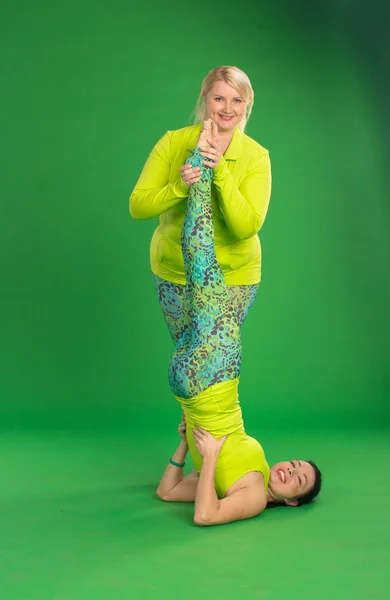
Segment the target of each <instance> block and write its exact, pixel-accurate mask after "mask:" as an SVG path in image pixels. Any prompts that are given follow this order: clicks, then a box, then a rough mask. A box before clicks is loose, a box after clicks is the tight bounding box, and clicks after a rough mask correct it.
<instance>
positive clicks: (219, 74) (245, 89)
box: [194, 66, 255, 131]
mask: <svg viewBox="0 0 390 600" xmlns="http://www.w3.org/2000/svg"><path fill="white" fill-rule="evenodd" d="M216 81H224V82H225V83H227V84H228V85H230V86H231V87H232V88H234V89H235V90H237V92H239V94H240V96H241V97H242V99H243V100H244V102H245V103H246V107H245V114H244V117H243V118H242V119H241V121H240V123H239V124H238V127H239V129H241V131H244V130H245V126H246V123H247V121H248V119H249V117H250V114H251V112H252V107H253V103H254V100H255V94H254V92H253V89H252V85H251V82H250V80H249V77H248V75H246V73H244V71H241V69H239V68H238V67H231V66H223V67H217V68H216V69H213V70H212V71H210V73H208V74H207V75H206V77H205V78H204V79H203V81H202V85H201V87H200V94H199V98H198V101H197V103H196V106H195V109H194V115H195V123H201V122H202V121H204V120H205V119H206V116H207V114H206V104H205V97H206V95H207V94H208V93H209V91H210V89H211V87H212V85H213V84H214V83H215V82H216Z"/></svg>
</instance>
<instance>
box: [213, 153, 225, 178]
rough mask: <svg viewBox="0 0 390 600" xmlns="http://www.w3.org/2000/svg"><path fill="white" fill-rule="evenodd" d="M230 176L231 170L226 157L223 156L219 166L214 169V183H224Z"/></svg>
mask: <svg viewBox="0 0 390 600" xmlns="http://www.w3.org/2000/svg"><path fill="white" fill-rule="evenodd" d="M228 174H229V169H228V167H227V164H226V160H225V157H224V156H221V159H220V161H219V164H218V166H217V167H215V169H214V177H213V181H214V183H216V184H218V183H222V182H223V181H225V179H226V177H227V175H228Z"/></svg>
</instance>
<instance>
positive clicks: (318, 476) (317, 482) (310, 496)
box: [297, 460, 322, 506]
mask: <svg viewBox="0 0 390 600" xmlns="http://www.w3.org/2000/svg"><path fill="white" fill-rule="evenodd" d="M306 462H308V463H309V465H311V466H312V467H313V469H314V485H313V487H312V488H311V490H310V492H307V494H303V496H299V498H297V501H298V504H297V506H303V505H304V504H309V502H311V501H312V500H314V498H315V497H316V496H318V494H319V493H320V490H321V486H322V473H321V471H320V470H319V468H318V467H317V465H316V464H315V463H314V462H313V461H312V460H307V461H306Z"/></svg>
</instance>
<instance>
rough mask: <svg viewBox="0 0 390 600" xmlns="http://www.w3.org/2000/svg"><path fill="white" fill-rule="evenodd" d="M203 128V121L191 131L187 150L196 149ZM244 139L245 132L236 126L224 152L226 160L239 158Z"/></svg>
mask: <svg viewBox="0 0 390 600" xmlns="http://www.w3.org/2000/svg"><path fill="white" fill-rule="evenodd" d="M201 129H202V123H199V124H197V125H196V126H195V127H194V130H193V132H192V133H191V135H190V137H189V139H188V142H187V150H189V151H191V150H194V148H195V144H196V142H197V141H198V137H199V134H200V131H201ZM243 139H244V134H243V133H242V131H241V129H239V128H238V127H236V128H235V130H234V133H233V137H232V139H231V141H230V144H229V147H228V149H227V150H226V152H225V154H224V157H225V160H237V159H238V158H239V157H240V154H241V150H242V144H243Z"/></svg>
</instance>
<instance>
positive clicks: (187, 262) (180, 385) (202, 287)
mask: <svg viewBox="0 0 390 600" xmlns="http://www.w3.org/2000/svg"><path fill="white" fill-rule="evenodd" d="M186 163H187V164H188V163H190V164H192V165H193V166H199V167H200V168H201V171H202V175H201V179H200V180H199V182H198V183H196V184H193V185H192V186H191V187H190V192H189V197H188V202H187V209H186V215H185V218H184V224H183V229H182V237H181V245H182V252H183V257H184V266H185V274H186V282H187V284H186V286H185V293H184V298H183V315H184V318H183V326H182V328H181V331H180V334H179V338H178V340H177V342H176V347H175V352H174V354H173V356H172V358H171V361H170V364H169V372H168V373H169V384H170V387H171V390H172V392H173V393H174V394H175V395H176V396H180V397H182V398H193V397H194V396H197V395H198V394H200V393H201V392H203V391H204V390H206V389H207V388H209V387H210V386H212V385H214V384H216V383H219V382H222V381H228V380H232V379H235V378H236V377H238V376H239V374H240V367H241V335H240V326H239V322H238V319H237V314H236V311H235V308H234V305H233V302H232V299H231V296H230V294H229V292H228V289H227V286H226V284H225V280H224V276H223V273H222V270H221V267H220V266H219V264H218V261H217V258H216V255H215V247H214V223H213V218H212V210H211V199H210V187H211V179H212V169H211V168H210V167H205V166H204V165H203V157H202V155H201V154H200V152H199V149H197V148H196V149H195V150H194V151H193V152H192V153H191V154H190V156H189V157H188V158H187V160H186Z"/></svg>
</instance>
